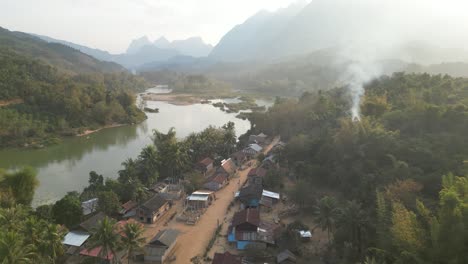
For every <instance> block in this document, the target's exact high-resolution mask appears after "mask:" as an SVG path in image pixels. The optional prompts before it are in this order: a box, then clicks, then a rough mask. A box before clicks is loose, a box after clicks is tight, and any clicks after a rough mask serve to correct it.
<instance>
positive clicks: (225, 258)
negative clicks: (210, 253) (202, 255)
mask: <svg viewBox="0 0 468 264" xmlns="http://www.w3.org/2000/svg"><path fill="white" fill-rule="evenodd" d="M211 264H242V257H241V256H237V255H233V254H231V253H229V251H226V252H224V253H215V254H214V257H213V261H212V262H211Z"/></svg>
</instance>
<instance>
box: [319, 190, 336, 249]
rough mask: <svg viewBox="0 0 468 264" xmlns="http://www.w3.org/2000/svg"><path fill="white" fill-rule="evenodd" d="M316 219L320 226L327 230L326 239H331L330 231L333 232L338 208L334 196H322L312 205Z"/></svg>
mask: <svg viewBox="0 0 468 264" xmlns="http://www.w3.org/2000/svg"><path fill="white" fill-rule="evenodd" d="M314 214H315V217H316V221H317V223H318V226H320V228H322V229H324V230H327V236H328V241H331V235H330V234H331V233H332V232H333V230H334V228H335V224H336V220H337V219H338V217H339V209H338V207H337V202H336V200H335V198H333V197H331V196H324V197H323V198H322V199H320V200H319V201H318V202H317V205H316V206H315V207H314Z"/></svg>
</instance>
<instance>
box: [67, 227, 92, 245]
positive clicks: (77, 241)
mask: <svg viewBox="0 0 468 264" xmlns="http://www.w3.org/2000/svg"><path fill="white" fill-rule="evenodd" d="M89 236H90V234H88V233H86V232H78V231H70V232H68V234H66V235H65V238H64V239H63V242H62V244H65V245H69V246H75V247H80V246H81V245H83V243H84V242H85V241H86V240H87V239H88V238H89Z"/></svg>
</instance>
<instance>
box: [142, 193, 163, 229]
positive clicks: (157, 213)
mask: <svg viewBox="0 0 468 264" xmlns="http://www.w3.org/2000/svg"><path fill="white" fill-rule="evenodd" d="M170 208H171V205H170V204H169V202H168V201H166V200H165V199H164V198H162V197H161V196H160V195H158V194H156V195H154V196H153V197H152V198H150V199H149V200H147V201H146V202H145V203H143V204H142V205H141V206H140V207H138V210H137V216H138V218H139V219H140V221H141V222H144V223H147V224H153V223H155V222H156V221H157V220H158V219H159V218H161V217H162V216H163V215H164V214H165V213H166V212H167V211H168V210H169V209H170Z"/></svg>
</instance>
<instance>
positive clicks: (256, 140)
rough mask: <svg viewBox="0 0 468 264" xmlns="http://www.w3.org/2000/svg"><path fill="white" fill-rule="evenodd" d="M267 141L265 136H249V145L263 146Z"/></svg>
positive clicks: (261, 134)
mask: <svg viewBox="0 0 468 264" xmlns="http://www.w3.org/2000/svg"><path fill="white" fill-rule="evenodd" d="M266 139H267V135H265V134H263V133H260V134H258V135H250V136H249V143H251V144H253V143H255V144H263V143H265V141H266Z"/></svg>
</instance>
